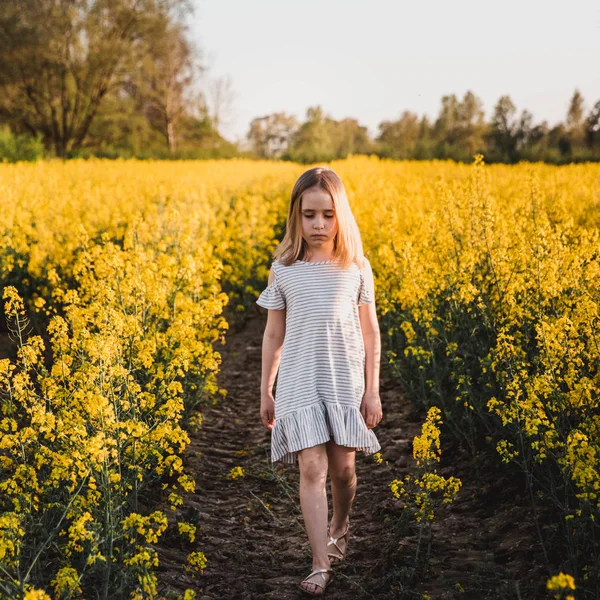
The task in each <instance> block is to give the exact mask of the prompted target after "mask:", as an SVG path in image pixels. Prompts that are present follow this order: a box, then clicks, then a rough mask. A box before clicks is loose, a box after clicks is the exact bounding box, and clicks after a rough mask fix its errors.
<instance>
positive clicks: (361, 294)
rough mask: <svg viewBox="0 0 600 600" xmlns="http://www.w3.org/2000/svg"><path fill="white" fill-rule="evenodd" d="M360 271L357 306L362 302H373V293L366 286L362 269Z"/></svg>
mask: <svg viewBox="0 0 600 600" xmlns="http://www.w3.org/2000/svg"><path fill="white" fill-rule="evenodd" d="M359 273H360V287H359V289H358V306H362V305H363V304H371V302H373V294H371V290H369V289H368V288H367V285H366V284H365V277H364V275H363V273H362V271H359Z"/></svg>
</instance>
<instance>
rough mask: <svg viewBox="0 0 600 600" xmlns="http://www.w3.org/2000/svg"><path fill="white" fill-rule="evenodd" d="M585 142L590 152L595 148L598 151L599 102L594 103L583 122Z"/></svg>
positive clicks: (599, 136) (599, 141) (599, 145)
mask: <svg viewBox="0 0 600 600" xmlns="http://www.w3.org/2000/svg"><path fill="white" fill-rule="evenodd" d="M585 142H586V145H587V147H588V148H590V149H591V150H594V148H595V147H596V146H598V147H599V149H600V100H598V102H596V104H595V105H594V108H592V110H591V111H590V114H589V115H588V117H587V119H586V120H585Z"/></svg>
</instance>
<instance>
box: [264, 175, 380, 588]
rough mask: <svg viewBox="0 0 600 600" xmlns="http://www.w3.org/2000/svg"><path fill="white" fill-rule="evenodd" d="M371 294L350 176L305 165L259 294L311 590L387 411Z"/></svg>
mask: <svg viewBox="0 0 600 600" xmlns="http://www.w3.org/2000/svg"><path fill="white" fill-rule="evenodd" d="M374 294H375V292H374V282H373V273H372V271H371V266H370V264H369V262H368V260H367V259H366V258H365V257H364V256H363V253H362V242H361V237H360V232H359V230H358V227H357V225H356V221H355V219H354V215H353V214H352V211H351V209H350V205H349V203H348V197H347V195H346V190H345V189H344V185H343V184H342V182H341V180H340V178H339V177H338V176H337V175H336V173H335V172H334V171H333V170H331V169H329V168H327V167H315V168H313V169H309V170H308V171H306V172H305V173H303V174H302V175H301V176H300V178H299V179H298V181H297V182H296V184H295V185H294V188H293V190H292V197H291V202H290V206H289V212H288V218H287V227H286V233H285V236H284V239H283V241H282V242H281V244H280V245H279V247H278V248H277V249H276V250H275V253H274V261H273V263H272V266H271V272H270V274H269V280H268V286H267V287H266V288H265V289H264V290H263V292H262V293H261V294H260V296H259V298H258V300H257V301H256V302H257V304H258V305H259V306H262V307H264V308H267V309H269V312H268V317H267V325H266V328H265V333H264V339H263V346H262V382H261V402H260V416H261V419H262V422H263V424H264V425H265V427H266V428H267V429H270V430H271V461H272V462H277V461H280V462H282V463H284V464H295V462H296V460H297V461H298V465H299V468H300V505H301V509H302V515H303V517H304V523H305V526H306V532H307V534H308V539H309V541H310V545H311V548H312V553H313V564H312V568H313V571H312V572H311V573H310V575H308V577H306V578H305V579H304V580H303V581H302V583H301V584H300V588H301V589H302V590H304V591H306V592H308V593H310V594H312V595H320V594H323V593H324V592H325V588H326V587H327V585H328V584H329V583H330V582H331V581H332V578H333V570H332V569H331V568H330V565H331V564H332V563H336V562H341V561H342V560H344V558H345V557H346V552H347V548H348V531H349V517H350V508H351V505H352V502H353V500H354V496H355V492H356V472H355V455H356V450H361V451H363V452H364V453H365V454H372V453H374V452H377V451H378V450H380V445H379V442H378V441H377V438H376V436H375V433H374V432H373V431H371V430H372V429H373V427H375V426H376V425H377V424H378V423H379V421H380V420H381V417H382V410H381V401H380V398H379V362H380V353H381V344H380V333H379V324H378V322H377V315H376V311H375V301H374ZM276 375H277V387H276V398H274V397H273V394H272V389H273V384H274V380H275V376H276ZM328 471H329V475H330V476H331V491H332V496H333V515H332V519H331V523H330V524H329V525H328V524H327V520H328V504H327V492H326V482H327V473H328Z"/></svg>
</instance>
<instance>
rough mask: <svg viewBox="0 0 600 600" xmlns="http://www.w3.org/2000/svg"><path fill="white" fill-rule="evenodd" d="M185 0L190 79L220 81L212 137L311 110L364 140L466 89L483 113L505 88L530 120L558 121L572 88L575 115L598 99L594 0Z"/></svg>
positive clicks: (235, 134) (599, 12)
mask: <svg viewBox="0 0 600 600" xmlns="http://www.w3.org/2000/svg"><path fill="white" fill-rule="evenodd" d="M193 3H194V14H193V15H192V16H191V17H190V18H189V24H190V30H189V33H190V36H191V38H192V39H193V40H194V42H195V44H196V45H197V47H198V48H199V50H200V57H201V58H200V62H201V64H202V65H203V66H204V67H205V72H204V76H203V79H202V83H201V85H203V86H204V87H205V89H206V90H211V89H212V90H214V82H215V81H218V80H221V81H222V82H226V81H228V82H229V85H230V90H231V91H230V93H229V94H226V96H228V97H229V98H230V100H231V102H230V106H229V108H228V109H226V110H225V111H224V114H223V121H224V124H223V126H222V128H221V134H222V135H223V136H224V137H226V138H228V139H229V140H231V141H239V140H241V139H243V138H245V136H246V134H247V132H248V128H249V124H250V122H251V121H252V119H254V118H256V117H262V116H265V115H269V114H272V113H275V112H285V113H287V114H292V115H295V116H296V117H297V119H298V120H299V121H304V120H305V118H306V110H307V108H309V107H310V106H316V105H320V106H321V107H322V109H323V110H324V112H325V113H326V114H327V115H329V116H330V117H332V118H334V119H336V120H339V119H343V118H346V117H349V118H355V119H357V120H358V121H359V123H360V124H361V125H363V126H366V127H367V128H368V130H369V133H370V135H371V136H373V137H375V136H376V135H377V134H378V132H379V129H378V125H379V124H380V123H381V122H383V121H386V120H388V121H389V120H396V119H398V118H399V117H400V115H401V114H402V112H403V111H404V110H410V111H412V112H416V113H417V114H418V115H419V116H423V115H427V116H428V117H429V118H430V119H431V120H435V118H436V116H437V114H438V112H439V109H440V104H441V99H442V96H444V95H449V94H456V95H457V97H458V98H459V99H460V98H462V97H463V96H464V94H465V93H466V92H467V91H468V90H471V91H473V93H475V95H476V96H477V97H478V98H480V99H481V100H482V102H483V108H484V110H485V114H486V118H487V119H489V118H490V116H491V114H492V112H493V108H494V105H495V104H496V102H497V101H498V99H499V98H500V97H501V96H503V95H509V96H510V97H511V99H512V101H513V103H514V104H515V105H516V107H517V110H518V111H519V113H520V112H521V110H523V109H527V110H529V111H530V112H531V113H532V114H533V117H534V123H536V124H537V123H539V122H541V121H543V120H546V121H548V123H549V124H550V125H554V124H556V123H558V122H559V121H564V119H565V116H566V112H567V108H568V104H569V100H570V98H571V96H572V95H573V92H574V90H575V89H576V88H577V89H578V90H579V91H580V92H581V94H582V95H583V97H584V100H585V110H586V113H587V112H588V111H589V110H590V108H591V107H592V106H593V105H594V104H595V103H596V102H597V101H599V100H600V0H570V1H567V0H544V1H540V0H519V1H515V0H502V2H497V1H496V2H491V1H490V0H487V1H486V0H479V1H477V2H475V1H472V0H453V1H452V2H448V1H447V0H445V1H444V0H435V1H433V0H408V1H406V0H396V1H393V0H369V1H366V0H345V1H341V0H302V1H301V2H294V1H292V0H253V1H251V2H249V1H246V0H193ZM207 96H208V100H209V103H211V104H212V103H213V102H214V100H212V99H211V98H214V92H212V96H211V93H207ZM213 105H214V104H213Z"/></svg>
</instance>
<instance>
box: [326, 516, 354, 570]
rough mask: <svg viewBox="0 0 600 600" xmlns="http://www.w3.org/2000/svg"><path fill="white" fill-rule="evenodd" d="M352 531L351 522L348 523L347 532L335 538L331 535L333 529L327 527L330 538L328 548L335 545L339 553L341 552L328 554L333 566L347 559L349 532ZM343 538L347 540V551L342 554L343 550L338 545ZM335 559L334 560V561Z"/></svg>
mask: <svg viewBox="0 0 600 600" xmlns="http://www.w3.org/2000/svg"><path fill="white" fill-rule="evenodd" d="M349 529H350V521H348V524H347V525H346V531H344V533H342V535H340V536H338V537H336V538H334V537H332V535H331V529H330V526H329V525H328V526H327V536H328V537H329V541H328V542H327V546H331V545H334V546H335V547H336V549H337V551H338V552H339V554H331V553H329V552H328V553H327V556H328V557H329V562H330V563H331V564H335V563H340V562H342V561H343V560H344V559H345V558H346V554H347V552H348V537H347V536H348V530H349ZM343 537H345V538H346V549H345V550H344V552H342V550H341V548H340V547H339V546H338V545H337V543H338V541H339V540H341V539H342V538H343ZM332 559H334V560H332Z"/></svg>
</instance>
